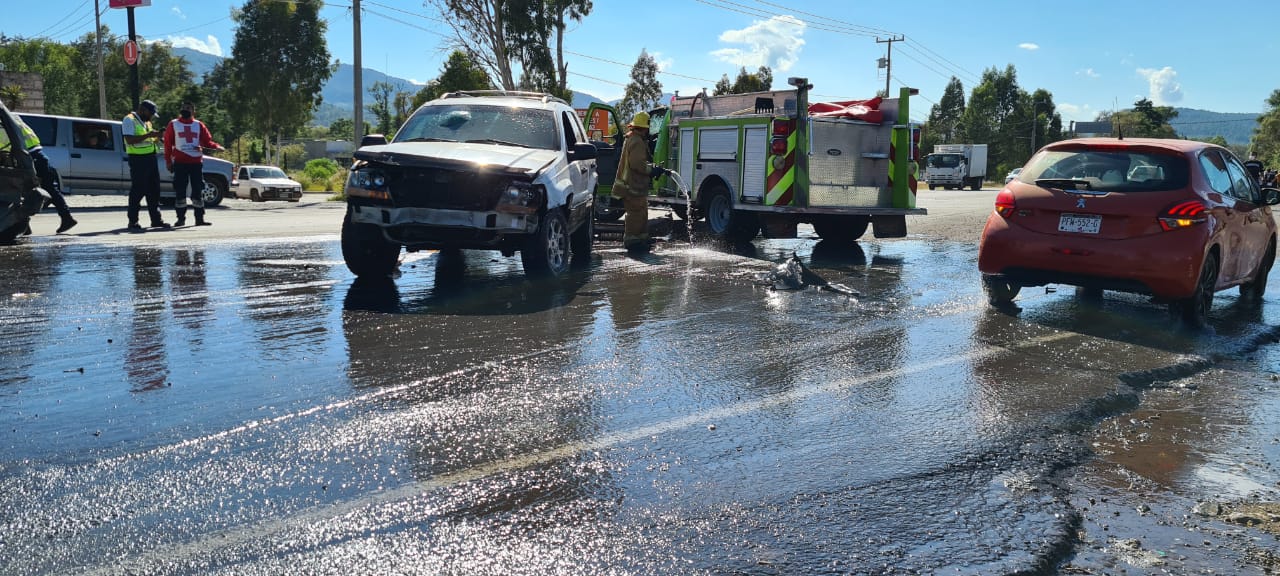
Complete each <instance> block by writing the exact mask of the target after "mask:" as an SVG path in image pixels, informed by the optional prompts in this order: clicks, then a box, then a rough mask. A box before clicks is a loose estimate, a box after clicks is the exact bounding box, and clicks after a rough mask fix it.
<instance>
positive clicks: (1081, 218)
mask: <svg viewBox="0 0 1280 576" xmlns="http://www.w3.org/2000/svg"><path fill="white" fill-rule="evenodd" d="M1101 228H1102V217H1101V216H1098V215H1096V214H1063V215H1062V217H1061V218H1059V219H1058V231H1059V232H1076V233H1079V234H1097V233H1098V230H1099V229H1101Z"/></svg>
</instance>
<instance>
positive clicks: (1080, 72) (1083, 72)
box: [1076, 68, 1102, 78]
mask: <svg viewBox="0 0 1280 576" xmlns="http://www.w3.org/2000/svg"><path fill="white" fill-rule="evenodd" d="M1076 76H1088V77H1089V78H1101V77H1102V75H1101V74H1099V73H1097V72H1095V71H1094V70H1093V68H1085V69H1084V70H1076Z"/></svg>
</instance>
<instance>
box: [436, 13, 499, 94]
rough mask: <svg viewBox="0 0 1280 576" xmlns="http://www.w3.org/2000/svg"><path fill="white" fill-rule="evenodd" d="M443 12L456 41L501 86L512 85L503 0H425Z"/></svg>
mask: <svg viewBox="0 0 1280 576" xmlns="http://www.w3.org/2000/svg"><path fill="white" fill-rule="evenodd" d="M428 1H429V2H430V3H431V4H434V5H435V6H436V7H438V8H439V9H440V11H441V13H442V14H444V15H445V16H446V18H445V19H446V20H447V21H448V22H449V26H450V27H452V28H453V34H454V38H455V39H456V40H457V41H458V45H459V46H461V47H462V49H463V50H465V51H466V52H467V55H468V56H470V57H471V59H472V60H474V61H475V62H476V63H478V64H479V65H480V67H481V68H483V69H484V70H485V71H486V72H487V73H488V75H489V78H490V79H491V80H492V81H493V83H494V84H497V85H498V86H500V87H501V88H502V89H503V90H515V89H516V76H515V73H514V72H513V71H512V68H511V62H512V56H514V55H513V54H512V47H511V46H510V44H509V43H508V39H507V31H508V25H507V20H506V19H507V16H508V14H509V7H508V1H507V0H428Z"/></svg>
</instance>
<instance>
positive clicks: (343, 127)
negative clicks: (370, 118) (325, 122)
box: [329, 118, 373, 140]
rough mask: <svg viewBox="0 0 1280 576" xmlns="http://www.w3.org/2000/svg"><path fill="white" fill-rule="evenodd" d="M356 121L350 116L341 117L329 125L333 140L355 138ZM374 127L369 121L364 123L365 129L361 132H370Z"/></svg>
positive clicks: (330, 136)
mask: <svg viewBox="0 0 1280 576" xmlns="http://www.w3.org/2000/svg"><path fill="white" fill-rule="evenodd" d="M355 124H356V123H355V121H353V120H352V119H350V118H339V119H337V120H334V121H333V123H332V124H330V125H329V138H331V139H333V140H351V139H352V138H355V131H354V128H355ZM372 132H373V127H372V126H370V125H369V123H368V122H365V123H364V131H363V132H361V134H370V133H372Z"/></svg>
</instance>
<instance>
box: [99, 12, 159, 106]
mask: <svg viewBox="0 0 1280 576" xmlns="http://www.w3.org/2000/svg"><path fill="white" fill-rule="evenodd" d="M150 5H151V0H109V3H108V4H107V6H108V7H110V8H124V9H126V10H128V11H129V41H128V42H126V43H125V45H124V61H125V63H126V64H128V65H129V93H130V95H131V96H132V97H133V110H137V109H138V101H139V100H140V99H141V95H140V94H139V92H140V91H141V89H140V88H139V87H138V54H139V50H138V34H137V32H136V31H135V29H134V25H133V9H134V8H137V7H139V6H150ZM130 55H132V58H130Z"/></svg>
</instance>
